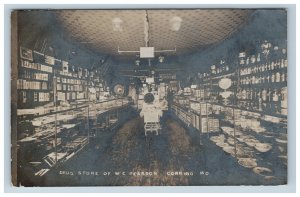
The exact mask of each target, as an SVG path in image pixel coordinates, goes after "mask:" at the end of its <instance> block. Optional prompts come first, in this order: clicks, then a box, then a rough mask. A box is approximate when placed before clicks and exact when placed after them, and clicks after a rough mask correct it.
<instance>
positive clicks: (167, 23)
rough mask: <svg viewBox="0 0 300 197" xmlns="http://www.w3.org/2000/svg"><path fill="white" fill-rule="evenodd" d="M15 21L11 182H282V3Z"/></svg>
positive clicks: (41, 15) (76, 12) (33, 16)
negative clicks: (274, 5)
mask: <svg viewBox="0 0 300 197" xmlns="http://www.w3.org/2000/svg"><path fill="white" fill-rule="evenodd" d="M10 17H11V19H10V24H11V81H10V83H11V92H10V93H11V95H10V96H11V117H10V119H11V180H12V184H13V185H14V186H16V187H36V186H39V187H57V186H60V187H62V186H64V187H67V186H72V187H73V186H241V185H244V186H278V185H287V184H288V170H287V168H288V162H289V158H288V154H287V153H288V151H287V149H288V148H287V147H288V143H289V140H288V93H289V91H288V85H287V82H288V67H289V58H288V54H289V51H288V46H287V45H288V42H287V37H288V32H287V29H288V28H287V18H288V10H287V9H285V8H189V9H186V8H176V9H175V8H170V9H166V8H161V9H159V8H157V9H156V8H151V9H150V8H149V9H15V10H13V11H12V12H11V15H10Z"/></svg>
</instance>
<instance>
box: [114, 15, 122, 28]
mask: <svg viewBox="0 0 300 197" xmlns="http://www.w3.org/2000/svg"><path fill="white" fill-rule="evenodd" d="M122 23H123V21H122V20H121V19H120V18H118V17H116V18H114V19H113V20H112V25H113V30H114V31H123V27H122Z"/></svg>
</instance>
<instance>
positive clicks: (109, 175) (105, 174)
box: [27, 117, 284, 186]
mask: <svg viewBox="0 0 300 197" xmlns="http://www.w3.org/2000/svg"><path fill="white" fill-rule="evenodd" d="M199 142H200V138H199V134H198V133H197V132H196V131H191V130H188V129H187V128H184V127H183V126H182V125H181V124H180V123H179V122H178V121H177V120H174V119H172V118H171V117H165V119H164V124H163V127H162V131H161V135H159V136H151V137H148V138H146V137H145V136H144V132H143V120H142V119H141V118H140V117H135V118H133V119H131V120H129V121H127V122H126V123H125V124H124V125H122V126H121V127H120V128H119V129H118V130H117V131H110V132H105V133H102V134H101V136H100V137H99V138H96V139H93V140H92V142H91V143H90V145H89V146H88V147H87V148H86V149H85V150H83V151H82V152H81V153H79V154H78V155H77V156H76V157H74V158H72V159H71V160H69V161H68V162H66V163H65V164H64V165H62V166H60V167H58V168H57V169H52V170H51V171H49V172H48V173H47V174H45V175H44V176H43V177H34V178H33V179H32V177H31V181H32V182H27V183H28V184H29V185H31V184H33V185H40V186H45V184H46V183H47V186H68V185H69V186H84V185H86V186H100V185H102V186H111V185H126V186H136V185H139V186H148V185H172V186H180V185H273V184H284V182H282V180H280V179H278V178H274V179H265V178H264V177H263V176H260V175H257V174H255V173H253V171H252V169H247V168H244V167H242V166H240V165H239V164H238V163H237V161H236V160H235V158H233V157H231V156H230V155H228V154H226V153H224V152H223V151H221V150H220V149H219V148H218V147H216V146H215V144H213V143H212V142H211V141H210V140H209V138H208V136H204V137H203V139H202V143H203V145H202V146H200V145H199ZM118 172H119V173H120V174H118Z"/></svg>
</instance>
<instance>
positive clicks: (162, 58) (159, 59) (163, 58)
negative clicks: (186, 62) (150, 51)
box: [158, 55, 165, 63]
mask: <svg viewBox="0 0 300 197" xmlns="http://www.w3.org/2000/svg"><path fill="white" fill-rule="evenodd" d="M158 61H159V62H160V63H163V62H164V61H165V57H164V56H162V55H160V56H159V57H158Z"/></svg>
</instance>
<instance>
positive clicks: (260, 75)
mask: <svg viewBox="0 0 300 197" xmlns="http://www.w3.org/2000/svg"><path fill="white" fill-rule="evenodd" d="M287 66H288V62H287V60H286V59H278V60H274V61H270V62H266V63H260V64H249V65H246V66H243V65H241V67H240V68H239V74H240V76H239V85H240V86H242V87H243V86H274V85H276V86H281V87H284V86H287V81H288V79H287Z"/></svg>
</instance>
